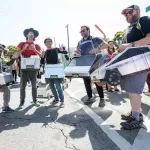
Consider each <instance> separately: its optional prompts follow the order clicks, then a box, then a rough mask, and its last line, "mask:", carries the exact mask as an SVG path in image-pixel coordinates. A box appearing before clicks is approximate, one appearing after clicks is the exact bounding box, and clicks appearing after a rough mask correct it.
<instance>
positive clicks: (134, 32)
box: [0, 5, 150, 130]
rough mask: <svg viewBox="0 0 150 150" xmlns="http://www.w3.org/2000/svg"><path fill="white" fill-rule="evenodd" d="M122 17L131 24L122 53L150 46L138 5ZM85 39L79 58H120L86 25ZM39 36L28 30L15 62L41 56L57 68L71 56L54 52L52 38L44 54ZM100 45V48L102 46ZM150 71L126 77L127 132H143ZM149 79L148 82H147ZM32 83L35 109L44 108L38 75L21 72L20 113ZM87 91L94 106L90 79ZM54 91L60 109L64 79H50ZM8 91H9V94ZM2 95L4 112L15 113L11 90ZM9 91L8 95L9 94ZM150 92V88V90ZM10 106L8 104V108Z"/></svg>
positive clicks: (149, 26) (149, 21)
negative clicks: (62, 57)
mask: <svg viewBox="0 0 150 150" xmlns="http://www.w3.org/2000/svg"><path fill="white" fill-rule="evenodd" d="M122 15H124V17H125V18H126V20H127V22H128V23H129V24H130V25H129V27H128V28H127V30H126V33H125V34H124V37H123V39H122V44H120V46H119V50H118V51H119V52H122V51H124V50H125V49H126V48H128V47H139V46H144V45H149V44H150V18H149V17H147V16H144V17H141V16H140V8H139V6H137V5H131V6H129V7H128V8H126V9H124V10H123V11H122ZM137 24H140V27H141V28H137ZM80 33H81V36H82V39H81V40H80V41H79V42H78V45H77V49H76V50H75V53H76V55H95V53H100V52H101V51H103V50H107V52H108V57H107V58H106V59H107V60H106V61H107V62H108V61H110V60H111V59H112V58H113V57H114V56H115V55H116V54H117V51H116V50H115V47H114V43H113V41H108V42H106V41H103V40H101V39H100V38H98V37H92V36H91V35H90V28H89V27H88V26H86V25H84V26H81V31H80ZM38 35H39V32H38V31H37V30H34V29H33V28H30V29H26V30H24V36H25V37H26V41H25V42H21V43H19V44H18V53H15V54H14V55H13V56H12V57H11V59H16V58H18V57H19V55H20V54H21V55H23V57H30V56H31V55H39V56H40V57H41V58H42V59H44V60H45V62H46V64H57V63H59V59H58V53H61V54H67V51H66V50H64V49H63V48H61V47H60V48H53V47H52V44H53V41H52V39H51V38H46V39H45V40H44V44H45V46H46V48H47V49H46V51H41V47H40V46H39V45H38V44H35V43H34V41H35V39H36V38H37V37H38ZM91 42H92V43H93V45H94V49H91V50H90V51H88V53H87V51H86V49H87V46H88V43H91ZM99 43H100V44H99ZM148 73H149V72H148V71H145V72H142V73H139V74H134V75H131V76H125V77H122V79H121V89H122V90H125V91H126V92H127V93H128V95H129V99H130V103H131V111H130V113H129V114H127V115H121V117H122V119H123V120H126V121H125V122H122V123H121V126H122V127H124V128H125V129H128V130H131V129H135V128H140V127H141V126H142V123H143V115H142V114H141V112H140V108H141V100H142V96H141V94H142V92H143V89H144V86H145V82H146V79H147V83H148V85H149V82H150V81H149V78H150V77H149V76H150V74H149V75H148ZM147 76H148V78H147ZM28 80H30V81H31V85H32V98H33V103H34V105H35V106H40V105H39V104H38V102H37V87H36V81H37V71H21V80H20V105H19V109H21V108H22V107H23V105H24V103H25V88H26V85H27V82H28ZM83 80H84V84H85V88H86V91H87V95H88V99H87V101H86V102H85V105H88V104H91V103H93V102H94V98H93V97H92V87H91V79H90V78H86V79H83ZM48 82H49V85H50V88H51V91H52V93H53V95H54V101H53V103H58V102H60V105H59V106H60V107H64V93H63V90H62V86H61V83H62V79H49V80H48ZM95 86H96V89H97V92H98V94H99V97H100V103H99V106H100V107H104V106H105V100H104V92H103V86H102V85H99V84H97V83H95ZM6 89H7V90H6ZM107 89H108V91H109V92H113V91H112V87H111V85H109V84H107ZM114 90H115V91H119V90H118V88H117V87H114ZM0 91H1V92H4V109H3V110H4V111H12V109H11V108H10V107H9V106H8V102H9V100H10V90H9V92H8V88H7V87H6V86H5V88H4V87H3V88H2V87H0ZM6 91H7V92H6ZM149 91H150V86H149ZM6 103H7V104H6Z"/></svg>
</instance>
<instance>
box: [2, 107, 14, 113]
mask: <svg viewBox="0 0 150 150" xmlns="http://www.w3.org/2000/svg"><path fill="white" fill-rule="evenodd" d="M2 111H3V112H14V110H13V109H11V108H10V107H9V106H5V107H3V108H2Z"/></svg>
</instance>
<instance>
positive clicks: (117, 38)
mask: <svg viewBox="0 0 150 150" xmlns="http://www.w3.org/2000/svg"><path fill="white" fill-rule="evenodd" d="M125 31H126V30H123V31H118V32H117V33H116V34H115V35H114V39H113V41H114V43H115V46H116V48H117V49H118V48H119V44H120V43H121V40H122V37H123V36H124V34H125Z"/></svg>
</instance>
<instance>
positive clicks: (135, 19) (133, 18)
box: [127, 14, 139, 24]
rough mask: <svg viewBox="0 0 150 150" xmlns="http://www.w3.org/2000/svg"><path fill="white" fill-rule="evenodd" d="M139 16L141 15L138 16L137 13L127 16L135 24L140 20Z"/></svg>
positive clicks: (128, 20)
mask: <svg viewBox="0 0 150 150" xmlns="http://www.w3.org/2000/svg"><path fill="white" fill-rule="evenodd" d="M138 18H139V17H138V15H137V14H135V15H132V16H130V17H129V18H127V22H128V23H130V24H133V23H134V22H135V21H137V20H138Z"/></svg>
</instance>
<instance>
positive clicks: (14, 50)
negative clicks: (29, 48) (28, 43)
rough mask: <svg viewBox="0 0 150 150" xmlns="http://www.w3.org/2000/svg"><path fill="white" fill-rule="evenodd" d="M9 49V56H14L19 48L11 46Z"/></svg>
mask: <svg viewBox="0 0 150 150" xmlns="http://www.w3.org/2000/svg"><path fill="white" fill-rule="evenodd" d="M7 48H8V49H9V51H8V56H11V55H13V54H14V53H15V52H16V51H17V47H16V46H14V45H10V46H8V47H7Z"/></svg>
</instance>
